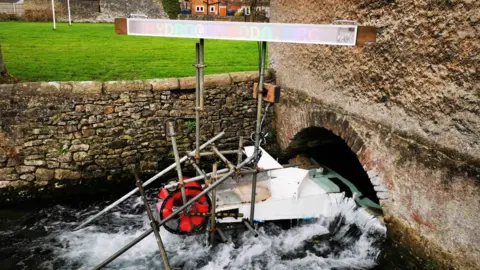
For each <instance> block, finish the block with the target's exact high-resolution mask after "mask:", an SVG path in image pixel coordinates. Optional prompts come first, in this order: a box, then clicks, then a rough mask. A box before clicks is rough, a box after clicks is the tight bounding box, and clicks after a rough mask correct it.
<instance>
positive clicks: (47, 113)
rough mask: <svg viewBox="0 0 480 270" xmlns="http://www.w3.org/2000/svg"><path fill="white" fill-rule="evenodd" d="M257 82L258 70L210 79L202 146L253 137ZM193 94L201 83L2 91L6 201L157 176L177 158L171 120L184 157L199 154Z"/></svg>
mask: <svg viewBox="0 0 480 270" xmlns="http://www.w3.org/2000/svg"><path fill="white" fill-rule="evenodd" d="M257 79H258V72H239V73H230V74H220V75H209V76H206V77H205V86H206V106H205V111H204V112H203V113H202V122H201V123H202V129H201V136H202V138H201V142H202V143H203V142H205V141H206V139H208V138H211V137H213V136H214V135H216V134H218V133H219V132H221V131H222V130H225V131H226V134H225V136H224V138H223V139H221V140H220V141H219V142H218V143H217V146H218V147H219V148H221V149H225V148H229V147H230V149H237V148H238V141H237V138H238V136H240V135H244V136H249V135H250V133H251V132H252V131H253V130H254V121H255V116H256V114H255V111H256V110H255V109H256V103H255V100H253V99H252V98H251V87H252V85H253V81H254V80H257ZM194 88H195V78H194V77H189V78H180V79H176V78H173V79H159V80H147V81H118V82H105V83H101V82H49V83H40V82H38V83H19V84H14V85H12V84H10V85H0V194H1V195H3V196H0V198H1V200H2V201H5V200H12V199H20V198H19V197H22V196H23V197H28V196H31V195H32V196H33V195H35V196H37V195H39V194H40V193H42V191H44V190H46V189H49V187H52V186H53V187H61V186H64V185H68V184H69V183H70V182H74V181H76V180H78V181H85V180H89V179H103V180H102V181H106V180H107V179H112V177H115V176H117V175H119V174H122V173H123V172H128V173H129V172H130V171H131V170H132V169H134V168H135V167H136V166H137V165H140V168H141V170H142V172H146V171H158V169H159V166H158V164H159V163H162V162H166V161H170V160H171V159H172V157H173V155H172V153H171V152H172V150H171V146H170V143H169V142H167V139H166V137H165V123H164V121H165V120H166V119H167V118H176V119H178V120H179V123H178V125H177V132H178V136H177V141H178V143H179V146H180V153H185V151H187V150H193V149H194V141H195V140H194V131H195V116H194V102H195V90H194ZM86 183H88V181H87V182H86ZM27 191H28V192H27ZM7 195H8V196H7ZM0 204H1V201H0Z"/></svg>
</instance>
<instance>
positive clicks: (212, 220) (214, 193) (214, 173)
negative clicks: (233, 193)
mask: <svg viewBox="0 0 480 270" xmlns="http://www.w3.org/2000/svg"><path fill="white" fill-rule="evenodd" d="M216 178H217V163H216V162H215V163H213V168H212V178H211V180H210V183H211V184H212V185H213V184H214V183H215V179H216ZM216 208H217V191H216V190H215V189H214V190H212V210H211V212H210V245H214V244H215V229H216V227H217V226H216V225H217V224H216V222H215V213H216Z"/></svg>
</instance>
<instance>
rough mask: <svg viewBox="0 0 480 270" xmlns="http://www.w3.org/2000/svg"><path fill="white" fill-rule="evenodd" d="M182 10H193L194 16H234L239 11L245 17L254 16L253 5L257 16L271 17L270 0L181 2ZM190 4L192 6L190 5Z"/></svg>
mask: <svg viewBox="0 0 480 270" xmlns="http://www.w3.org/2000/svg"><path fill="white" fill-rule="evenodd" d="M179 1H180V6H181V8H182V9H184V7H185V9H188V8H190V9H191V14H192V15H208V16H222V17H223V16H233V15H234V14H235V13H236V12H237V11H239V10H240V11H242V12H243V15H247V16H248V15H251V14H252V10H251V9H252V6H251V5H252V3H253V5H254V6H255V7H254V11H255V14H256V15H257V14H264V15H265V16H266V17H267V18H269V17H270V0H256V1H255V0H253V1H252V0H179ZM188 2H190V5H188Z"/></svg>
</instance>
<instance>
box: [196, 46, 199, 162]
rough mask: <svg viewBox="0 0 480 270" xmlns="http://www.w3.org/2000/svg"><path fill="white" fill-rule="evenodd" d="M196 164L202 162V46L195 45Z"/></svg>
mask: <svg viewBox="0 0 480 270" xmlns="http://www.w3.org/2000/svg"><path fill="white" fill-rule="evenodd" d="M195 71H196V74H195V76H196V85H195V162H197V163H198V162H199V160H200V149H199V145H200V44H199V43H196V44H195Z"/></svg>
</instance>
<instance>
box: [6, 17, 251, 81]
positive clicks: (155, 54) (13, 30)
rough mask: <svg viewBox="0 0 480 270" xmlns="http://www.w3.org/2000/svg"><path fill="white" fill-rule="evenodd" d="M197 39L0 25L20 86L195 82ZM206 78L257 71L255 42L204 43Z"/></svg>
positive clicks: (78, 26) (106, 27)
mask: <svg viewBox="0 0 480 270" xmlns="http://www.w3.org/2000/svg"><path fill="white" fill-rule="evenodd" d="M195 42H198V40H197V39H179V38H161V37H136V36H121V35H116V34H115V31H114V25H113V24H103V23H102V24H100V23H99V24H93V23H74V24H73V26H68V24H66V23H59V24H57V31H53V30H52V24H51V23H27V22H0V44H1V45H2V48H3V54H4V59H5V63H6V66H7V70H8V72H9V73H10V74H11V75H12V76H14V77H16V78H18V79H19V80H21V81H70V80H75V81H78V80H101V81H107V80H132V79H151V78H169V77H185V76H194V75H195V68H194V67H193V66H192V65H193V64H194V62H195ZM205 63H206V64H207V65H208V67H207V68H206V70H205V73H206V74H215V73H225V72H233V71H249V70H256V69H258V52H257V43H256V42H245V41H224V40H205Z"/></svg>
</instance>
